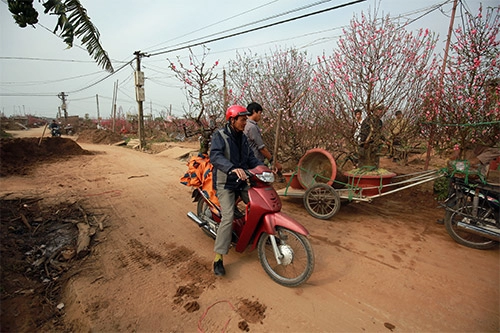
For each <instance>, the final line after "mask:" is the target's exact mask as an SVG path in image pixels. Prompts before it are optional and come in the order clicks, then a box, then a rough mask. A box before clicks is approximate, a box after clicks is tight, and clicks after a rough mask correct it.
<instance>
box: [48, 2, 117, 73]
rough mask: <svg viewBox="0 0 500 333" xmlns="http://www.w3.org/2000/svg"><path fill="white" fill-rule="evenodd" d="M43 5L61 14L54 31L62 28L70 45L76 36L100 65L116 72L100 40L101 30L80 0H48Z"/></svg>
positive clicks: (70, 45)
mask: <svg viewBox="0 0 500 333" xmlns="http://www.w3.org/2000/svg"><path fill="white" fill-rule="evenodd" d="M43 6H44V7H45V13H48V12H52V13H54V14H55V15H58V16H59V17H58V21H57V25H56V27H55V29H54V33H55V32H57V30H59V29H61V37H62V38H63V39H64V42H65V43H66V44H67V45H68V46H69V47H72V46H73V40H74V37H76V38H78V39H80V41H81V43H82V45H84V46H85V47H86V49H87V52H88V53H89V55H90V56H92V57H93V58H94V60H95V61H96V62H97V64H98V65H99V66H101V67H102V68H104V69H105V70H107V71H108V72H110V73H113V72H114V69H113V65H112V64H111V59H109V57H108V54H107V52H106V51H105V50H104V48H103V47H102V45H101V42H100V41H99V37H100V35H99V31H98V30H97V28H96V27H95V26H94V24H93V23H92V22H91V21H90V18H89V17H88V15H87V10H86V9H85V8H84V7H83V6H82V4H81V3H80V1H79V0H64V2H63V1H62V0H47V1H45V2H44V3H43Z"/></svg>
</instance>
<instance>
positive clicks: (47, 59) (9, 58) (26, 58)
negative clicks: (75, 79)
mask: <svg viewBox="0 0 500 333" xmlns="http://www.w3.org/2000/svg"><path fill="white" fill-rule="evenodd" d="M0 59H2V60H31V61H57V62H82V63H87V64H94V63H95V61H90V60H73V59H50V58H32V57H0Z"/></svg>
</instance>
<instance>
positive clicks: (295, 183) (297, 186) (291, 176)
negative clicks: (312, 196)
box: [283, 172, 304, 190]
mask: <svg viewBox="0 0 500 333" xmlns="http://www.w3.org/2000/svg"><path fill="white" fill-rule="evenodd" d="M283 177H285V181H286V184H287V186H290V187H291V188H293V189H296V190H302V189H304V188H303V187H302V185H300V182H299V178H298V177H297V174H294V173H293V172H285V173H283ZM290 180H291V182H290Z"/></svg>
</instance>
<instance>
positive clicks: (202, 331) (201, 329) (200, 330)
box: [198, 300, 235, 333]
mask: <svg viewBox="0 0 500 333" xmlns="http://www.w3.org/2000/svg"><path fill="white" fill-rule="evenodd" d="M223 302H225V303H227V304H229V306H230V307H231V310H233V311H235V308H234V306H233V304H231V302H229V301H226V300H223V301H217V302H215V303H214V304H212V305H210V306H209V307H208V308H207V309H206V310H205V312H203V314H202V315H201V317H200V320H198V332H199V333H205V331H204V330H203V328H201V322H202V321H203V319H205V317H206V316H207V314H208V311H209V310H210V309H211V308H212V307H214V306H215V305H217V304H219V303H223ZM230 321H231V318H229V319H228V320H227V321H226V323H225V324H224V328H223V329H222V332H225V331H226V329H227V326H228V325H229V322H230Z"/></svg>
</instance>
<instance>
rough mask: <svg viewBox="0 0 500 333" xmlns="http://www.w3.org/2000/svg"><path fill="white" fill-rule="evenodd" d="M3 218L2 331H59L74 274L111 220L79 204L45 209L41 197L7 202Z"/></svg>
mask: <svg viewBox="0 0 500 333" xmlns="http://www.w3.org/2000/svg"><path fill="white" fill-rule="evenodd" d="M0 213H1V214H0V216H1V219H0V253H1V256H0V263H1V265H0V267H1V270H0V274H1V281H2V288H1V289H0V296H1V300H2V301H1V302H0V308H1V311H0V313H1V322H2V331H11V332H20V331H22V332H30V331H32V332H35V331H52V330H54V329H55V330H59V329H60V328H61V325H64V322H63V320H62V319H61V317H62V314H63V308H64V304H63V303H61V301H60V300H61V291H62V290H64V284H65V282H66V281H67V279H68V278H69V276H71V275H70V274H69V271H70V269H71V268H72V267H73V266H74V265H75V264H76V263H77V262H78V261H79V260H80V259H81V258H83V257H85V256H86V255H87V254H88V253H89V251H90V249H91V240H92V237H93V236H94V234H95V233H96V232H97V231H98V230H102V229H103V222H104V220H105V219H106V216H100V217H97V216H95V215H92V214H90V213H89V212H86V211H85V210H84V209H83V207H82V206H81V205H80V204H79V203H78V202H73V203H60V204H57V205H55V206H51V207H43V205H42V199H41V198H31V199H27V198H24V199H19V198H17V199H5V198H3V199H2V200H0ZM74 274H75V273H73V275H74ZM47 325H48V326H47Z"/></svg>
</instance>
